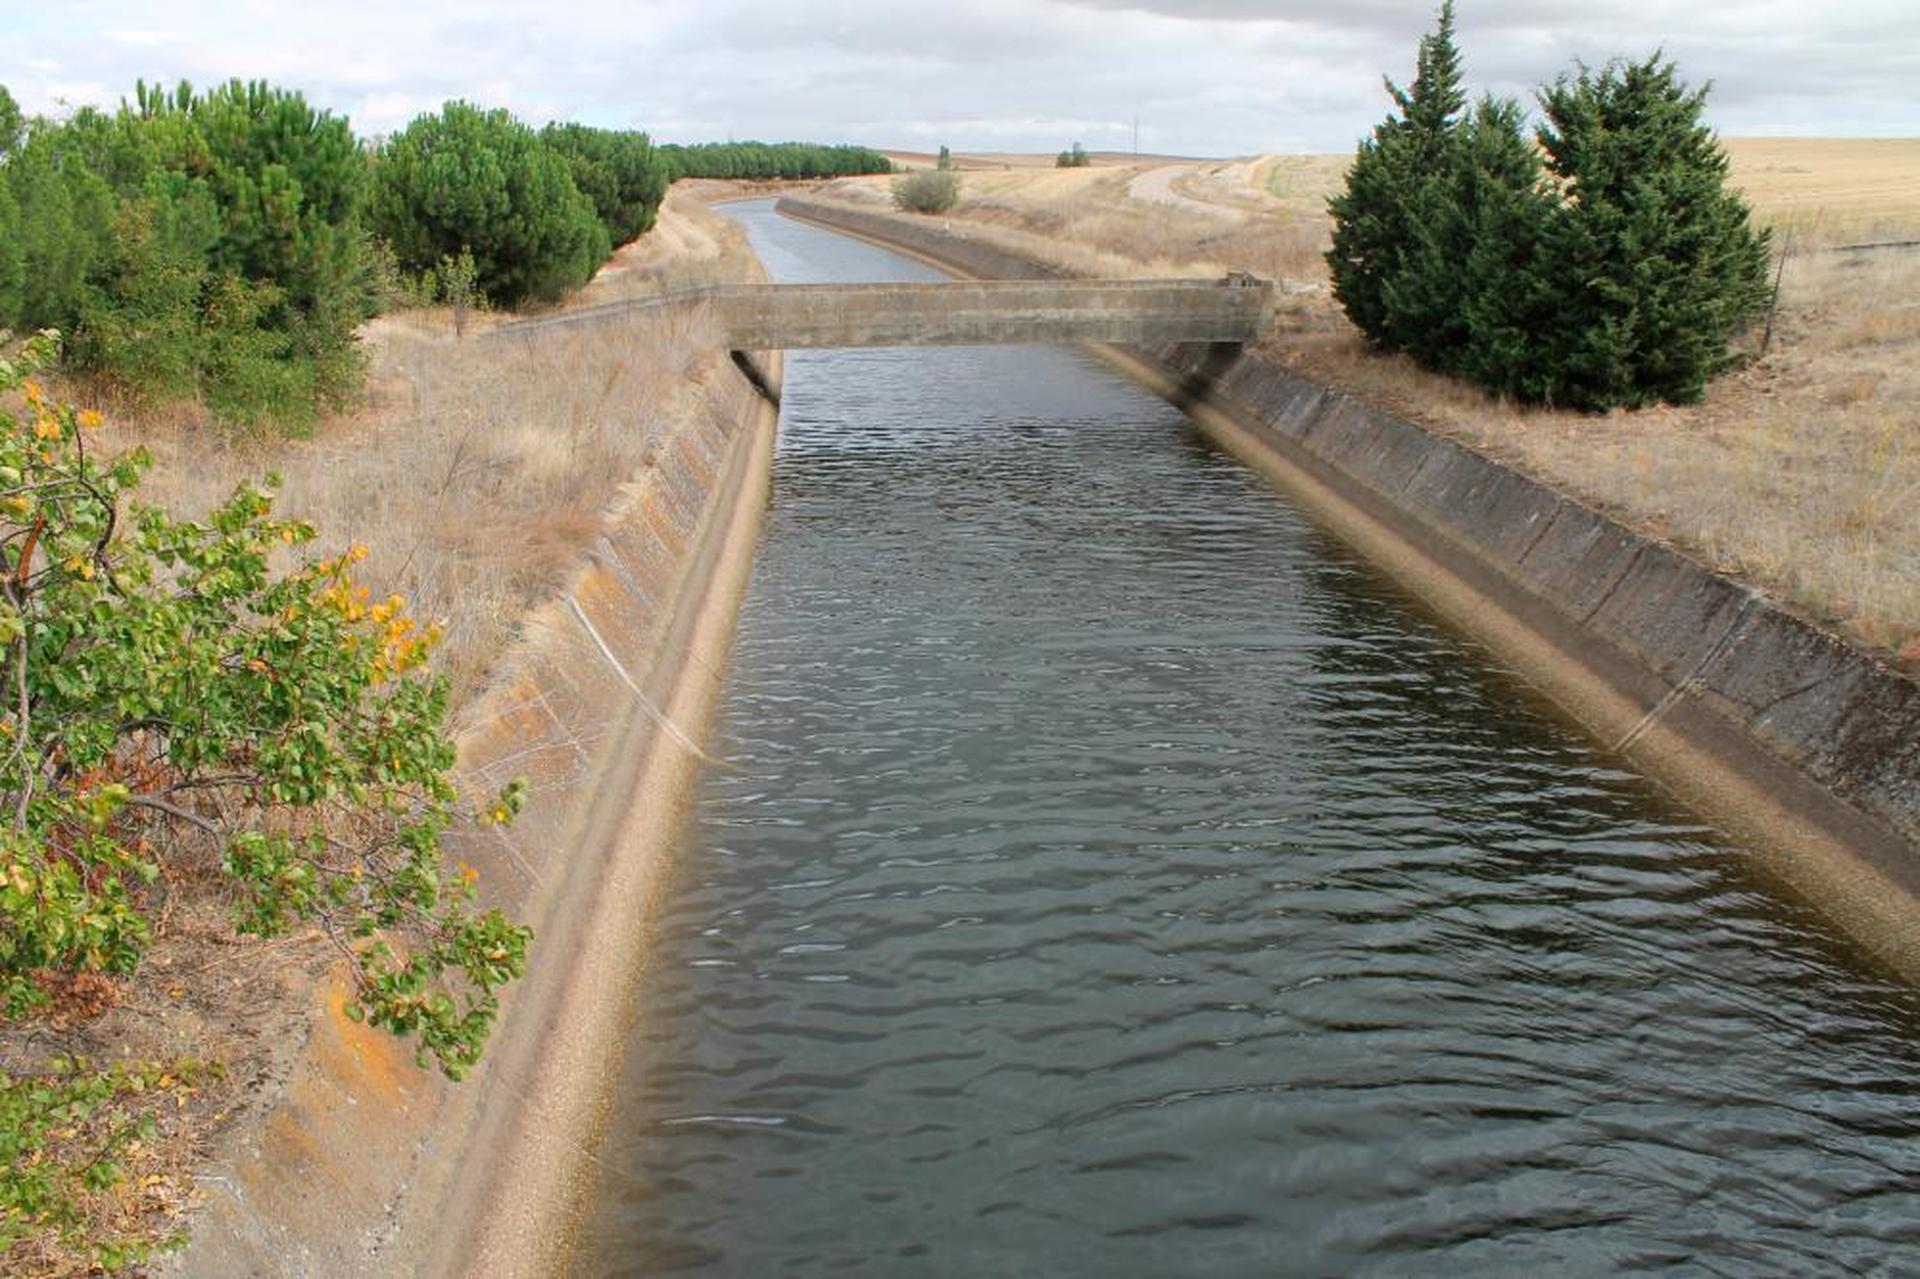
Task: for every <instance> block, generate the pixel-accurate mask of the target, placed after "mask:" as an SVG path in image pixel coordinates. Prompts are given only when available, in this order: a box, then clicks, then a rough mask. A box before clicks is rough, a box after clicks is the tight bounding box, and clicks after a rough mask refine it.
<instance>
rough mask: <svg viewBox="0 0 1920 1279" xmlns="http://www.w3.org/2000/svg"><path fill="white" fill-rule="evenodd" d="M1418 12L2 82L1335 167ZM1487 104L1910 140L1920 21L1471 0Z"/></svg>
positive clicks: (806, 11) (387, 49)
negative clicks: (1562, 98)
mask: <svg viewBox="0 0 1920 1279" xmlns="http://www.w3.org/2000/svg"><path fill="white" fill-rule="evenodd" d="M1433 8H1434V5H1433V3H1430V2H1429V0H1286V2H1285V3H1281V2H1280V0H976V2H975V3H969V4H964V5H946V4H923V5H918V6H912V7H908V6H903V5H901V4H899V3H897V0H893V2H886V3H883V2H882V0H784V2H783V0H654V2H652V3H649V4H647V5H644V6H635V5H631V4H624V3H618V2H617V0H575V3H573V4H570V5H569V6H568V8H567V14H566V21H564V22H549V21H542V20H538V18H537V17H530V15H529V10H528V8H527V6H526V5H525V3H524V0H461V2H459V3H450V2H445V0H442V2H435V0H416V3H413V4H406V5H401V4H394V3H392V2H391V0H382V2H381V3H374V2H373V0H333V2H332V3H329V4H326V5H309V6H299V7H295V6H288V5H286V4H284V3H282V2H280V0H172V3H170V4H169V5H168V6H167V7H166V9H165V14H166V17H165V26H164V28H162V27H160V26H158V25H156V24H155V23H154V21H153V15H154V14H155V13H156V12H158V11H156V10H154V9H153V8H152V7H151V5H150V3H148V2H147V0H71V2H70V3H62V4H58V5H48V4H44V3H38V2H35V3H28V2H27V0H0V22H4V23H5V24H6V26H7V28H8V29H9V31H10V32H11V33H12V34H13V36H14V38H12V39H10V40H9V41H8V42H7V44H6V45H5V47H0V82H4V83H7V84H8V85H9V86H10V87H11V88H12V89H13V91H14V93H15V96H16V97H18V98H19V99H20V101H21V103H22V105H23V106H25V107H26V108H27V109H28V110H39V111H46V110H58V109H61V107H60V103H61V102H62V101H64V102H65V103H67V104H69V105H77V104H79V103H83V102H85V103H96V104H109V103H111V102H112V101H115V100H117V99H118V98H119V97H121V96H122V95H124V94H127V93H129V92H131V90H132V87H133V83H134V81H135V80H136V79H138V78H145V79H147V80H149V81H153V80H159V81H162V82H166V81H170V80H173V79H176V78H186V79H190V80H192V81H194V82H195V83H200V84H205V83H212V82H217V81H220V80H224V79H227V78H230V77H236V76H237V77H240V78H243V79H245V78H256V77H260V78H267V79H271V80H274V81H276V82H278V83H283V84H287V85H291V86H295V87H298V88H300V89H302V90H304V91H305V92H306V93H307V95H308V97H309V98H311V99H312V100H313V101H315V102H316V103H317V104H319V105H321V106H324V107H327V108H329V109H331V110H335V111H339V112H343V113H346V114H348V115H350V116H351V117H352V118H353V120H354V122H355V125H356V126H357V127H358V128H359V129H361V130H362V131H363V132H367V133H375V132H385V131H390V130H392V129H395V128H398V127H401V126H402V125H404V124H405V123H406V121H407V120H408V119H411V118H412V117H413V116H414V115H416V114H418V113H419V112H421V111H425V110H432V109H434V108H435V107H437V106H438V105H439V103H440V102H442V101H443V100H445V99H447V98H449V97H466V98H470V99H474V100H477V101H482V102H484V103H486V104H487V105H499V106H505V107H508V108H510V109H511V110H513V111H515V112H517V113H519V114H521V115H522V116H523V117H525V118H527V119H529V120H531V121H534V122H540V121H544V120H546V119H549V118H570V119H579V120H584V121H587V122H589V123H595V124H602V125H609V126H617V127H636V126H637V127H645V128H648V129H650V130H652V131H653V132H654V133H655V134H656V136H659V137H662V138H665V139H669V140H685V141H704V140H710V139H720V138H725V137H727V136H730V135H731V136H734V137H755V136H758V137H772V138H788V137H798V138H816V139H821V140H849V141H863V142H870V143H874V144H878V145H889V144H895V143H902V144H911V145H922V146H924V145H928V144H933V143H937V142H947V143H949V144H951V145H953V146H955V147H956V148H960V149H963V150H964V149H966V148H969V147H975V148H979V149H996V150H1000V149H1026V150H1041V151H1054V150H1058V149H1059V148H1061V147H1063V146H1065V145H1067V144H1068V143H1070V142H1072V141H1074V140H1075V139H1076V138H1078V139H1079V140H1081V141H1084V142H1085V143H1086V144H1087V145H1089V146H1095V147H1113V146H1122V145H1127V144H1130V142H1131V137H1132V121H1133V118H1134V116H1135V115H1136V114H1137V115H1138V116H1139V119H1140V134H1141V145H1142V147H1143V148H1145V149H1148V150H1155V151H1173V152H1184V153H1189V154H1236V153H1248V152H1254V151H1262V150H1304V149H1314V150H1344V149H1346V148H1348V147H1350V146H1351V145H1352V144H1353V141H1354V139H1355V138H1357V137H1358V136H1360V135H1361V134H1363V133H1364V132H1365V131H1366V130H1367V129H1368V128H1369V127H1371V125H1372V123H1373V122H1374V121H1375V120H1376V119H1377V118H1378V117H1379V116H1380V115H1381V114H1383V112H1384V111H1385V109H1386V102H1385V99H1384V96H1383V95H1382V93H1381V90H1380V76H1381V74H1382V73H1386V74H1390V75H1393V76H1394V77H1396V78H1398V79H1404V78H1406V77H1407V76H1408V75H1410V73H1411V70H1412V63H1413V56H1414V48H1415V44H1416V42H1417V40H1418V38H1419V36H1420V34H1421V33H1422V32H1423V31H1424V30H1426V29H1427V28H1428V27H1429V26H1430V25H1431V22H1432V12H1433ZM1459 22H1460V32H1461V42H1462V45H1463V48H1464V50H1465V53H1466V59H1467V72H1468V77H1469V79H1470V81H1471V82H1472V83H1473V85H1474V86H1475V87H1476V88H1482V87H1484V88H1489V89H1492V90H1495V91H1497V92H1502V93H1512V94H1519V95H1522V96H1526V95H1529V94H1530V92H1531V89H1532V87H1533V86H1535V85H1537V84H1539V83H1540V82H1541V81H1544V80H1547V79H1550V78H1551V77H1552V76H1553V75H1555V74H1556V73H1558V72H1559V71H1561V70H1563V69H1564V68H1566V67H1567V66H1568V65H1570V63H1571V61H1572V59H1574V58H1576V57H1584V58H1586V59H1588V60H1589V61H1604V60H1606V59H1607V58H1608V57H1610V56H1613V55H1616V54H1634V55H1637V54H1641V53H1644V52H1646V51H1648V50H1649V49H1651V48H1652V47H1654V46H1655V45H1660V46H1664V47H1665V49H1666V50H1667V52H1668V53H1669V54H1671V55H1673V56H1674V57H1676V58H1677V59H1678V60H1679V62H1680V64H1681V67H1682V71H1683V73H1684V74H1686V75H1687V76H1688V78H1689V79H1692V80H1695V81H1700V80H1706V79H1711V80H1713V81H1714V82H1715V89H1714V95H1713V97H1712V99H1711V102H1710V111H1711V113H1712V118H1713V122H1714V123H1715V124H1716V125H1717V126H1718V127H1719V128H1720V129H1721V130H1722V131H1723V132H1727V133H1786V132H1800V133H1820V132H1868V133H1880V134H1914V133H1920V107H1917V106H1916V102H1917V101H1920V99H1916V97H1915V95H1914V94H1913V93H1912V90H1911V87H1910V86H1912V85H1913V84H1915V83H1920V6H1915V5H1913V4H1912V3H1911V0H1837V2H1835V3H1829V4H1826V5H1822V6H1808V5H1805V4H1804V3H1803V2H1802V0H1739V2H1737V3H1736V2H1733V0H1696V2H1695V3H1692V4H1690V5H1684V6H1683V5H1675V4H1673V3H1672V2H1671V0H1616V2H1615V3H1612V4H1608V5H1604V6H1601V5H1594V4H1591V3H1590V2H1589V0H1484V2H1473V3H1468V4H1465V5H1463V6H1462V8H1461V10H1460V19H1459Z"/></svg>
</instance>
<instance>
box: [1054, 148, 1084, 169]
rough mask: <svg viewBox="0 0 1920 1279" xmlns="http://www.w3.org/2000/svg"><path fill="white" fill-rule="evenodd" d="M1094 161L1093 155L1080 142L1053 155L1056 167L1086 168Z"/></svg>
mask: <svg viewBox="0 0 1920 1279" xmlns="http://www.w3.org/2000/svg"><path fill="white" fill-rule="evenodd" d="M1092 163H1093V157H1092V156H1090V155H1088V154H1087V150H1086V148H1085V147H1083V146H1081V145H1080V144H1079V143H1078V142H1076V143H1074V144H1073V145H1072V146H1070V147H1068V148H1067V149H1066V150H1065V151H1062V152H1061V153H1060V154H1059V155H1057V156H1055V157H1053V167H1054V168H1056V169H1084V168H1086V167H1087V166H1088V165H1090V164H1092Z"/></svg>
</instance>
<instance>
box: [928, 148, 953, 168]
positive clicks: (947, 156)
mask: <svg viewBox="0 0 1920 1279" xmlns="http://www.w3.org/2000/svg"><path fill="white" fill-rule="evenodd" d="M933 167H934V168H936V169H951V168H952V167H953V152H951V151H949V150H948V149H947V144H946V143H944V142H942V143H941V144H940V154H939V155H938V156H937V157H935V159H934V162H933Z"/></svg>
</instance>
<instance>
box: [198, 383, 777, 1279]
mask: <svg viewBox="0 0 1920 1279" xmlns="http://www.w3.org/2000/svg"><path fill="white" fill-rule="evenodd" d="M760 367H761V368H762V369H767V370H770V371H771V376H772V379H773V381H774V384H775V385H776V386H777V385H778V377H779V362H778V357H777V355H775V356H773V357H771V358H765V357H763V358H762V360H761V361H760ZM695 376H696V378H697V379H699V380H700V381H701V382H702V383H703V384H704V394H703V395H702V396H701V397H699V399H700V401H701V402H700V404H699V405H698V407H696V408H695V409H693V410H691V411H689V412H688V413H687V414H686V415H684V416H682V417H680V418H679V419H678V420H675V421H673V422H671V423H669V424H667V425H666V426H665V427H664V428H663V429H662V430H661V432H660V434H659V437H658V442H657V445H656V448H655V450H654V455H653V459H652V462H651V464H650V465H649V466H648V467H647V468H646V470H645V471H644V472H643V473H642V474H640V475H638V476H636V477H635V478H634V480H633V482H632V483H631V484H630V485H629V486H628V488H627V489H626V491H625V493H624V494H623V497H622V500H621V502H620V504H619V506H618V508H617V509H616V510H614V511H613V512H612V513H611V514H610V516H609V518H608V520H607V522H606V525H605V529H604V533H603V536H602V537H601V539H600V541H599V543H598V544H597V546H596V547H595V548H594V550H593V552H592V554H591V556H590V557H589V559H588V560H587V562H585V563H584V564H583V565H582V566H581V567H580V568H579V570H578V572H577V573H576V575H575V577H574V579H573V580H572V582H571V584H570V587H569V589H568V591H567V592H566V594H565V595H564V596H563V597H562V598H560V599H559V600H556V601H553V602H552V603H550V604H549V605H547V606H545V607H544V608H543V609H541V610H540V611H539V612H538V613H537V614H536V615H535V616H534V617H532V618H531V619H530V622H529V625H528V628H527V633H526V635H525V637H524V639H523V640H522V641H521V642H520V644H519V645H518V646H517V647H516V649H515V651H514V653H513V655H512V656H511V658H510V660H509V663H508V666H507V669H506V670H505V672H504V674H503V676H502V678H500V679H499V680H498V681H497V682H496V683H495V684H494V685H493V687H492V688H491V689H490V691H489V692H488V693H487V694H486V695H485V696H484V697H483V698H482V699H481V700H480V702H479V703H478V704H477V705H476V706H474V707H473V708H471V709H470V710H469V712H468V713H467V714H466V715H465V716H464V717H463V718H464V721H465V723H466V727H465V728H464V729H463V731H462V732H461V733H460V734H459V739H458V740H459V746H460V771H461V774H462V778H461V785H462V790H463V791H465V792H467V793H477V794H485V793H490V792H491V791H492V790H494V789H496V788H497V787H498V786H500V785H501V784H503V783H504V782H506V781H507V780H509V779H511V778H513V777H525V778H527V779H528V780H529V790H528V794H527V802H526V806H525V808H524V810H523V812H522V814H521V816H520V818H519V820H518V821H517V822H516V823H515V824H514V826H513V827H512V828H511V829H508V830H502V829H499V828H487V829H484V830H482V829H473V830H465V831H460V832H457V833H455V834H454V835H452V836H451V837H450V840H449V845H450V846H449V850H448V857H449V859H450V860H453V859H458V860H464V861H465V862H467V863H468V864H469V865H471V866H473V867H475V868H476V869H477V870H478V871H479V872H480V884H481V887H482V889H483V892H484V893H485V895H486V897H487V898H488V901H489V904H494V905H499V906H501V907H502V908H504V909H505V910H507V911H508V912H509V913H510V914H512V915H513V916H515V917H516V918H518V919H521V920H523V921H526V922H529V923H531V924H532V925H533V926H534V928H535V929H536V935H535V939H534V943H533V949H532V952H531V958H530V962H529V968H528V974H527V977H526V979H525V980H524V981H522V982H520V983H518V984H517V985H516V986H515V987H514V988H511V989H509V990H508V991H507V993H506V996H505V999H504V1001H503V1004H504V1007H503V1013H502V1017H501V1020H500V1023H499V1025H498V1027H497V1029H496V1030H495V1033H494V1036H493V1039H492V1040H491V1041H490V1043H489V1044H488V1047H487V1052H486V1055H485V1057H484V1058H483V1060H482V1064H481V1066H480V1068H478V1069H477V1070H476V1071H475V1072H474V1073H473V1074H472V1075H470V1076H469V1077H468V1079H467V1080H466V1081H465V1082H464V1083H460V1084H450V1083H448V1082H447V1081H445V1080H444V1079H442V1078H440V1076H439V1075H437V1074H434V1073H430V1072H428V1071H425V1070H422V1069H420V1068H418V1067H417V1066H416V1065H415V1064H414V1062H413V1059H412V1053H411V1051H410V1050H409V1049H408V1048H407V1046H406V1045H404V1044H403V1043H401V1042H400V1041H398V1040H396V1039H394V1038H393V1037H392V1036H390V1035H388V1034H386V1033H385V1032H381V1031H374V1030H370V1029H368V1028H366V1027H364V1026H360V1025H357V1024H355V1023H354V1022H352V1021H350V1020H349V1019H348V1018H347V1017H346V1016H345V1014H344V1008H345V1005H346V1003H347V1000H348V996H349V987H348V985H347V984H346V981H345V979H344V974H340V973H336V974H335V976H334V978H333V979H332V980H331V981H330V982H328V983H327V984H326V985H325V986H323V987H322V989H321V990H320V991H318V992H317V1000H318V1006H317V1007H316V1009H315V1012H314V1017H313V1022H312V1025H313V1030H312V1036H311V1039H310V1040H309V1042H308V1043H307V1044H306V1045H305V1046H304V1048H303V1049H300V1050H297V1051H294V1052H293V1053H292V1057H293V1065H292V1067H291V1070H290V1072H289V1075H288V1077H287V1079H286V1080H285V1082H284V1086H283V1088H282V1089H281V1091H280V1092H279V1094H278V1096H277V1098H276V1099H274V1100H273V1101H272V1103H271V1104H270V1105H269V1106H268V1107H267V1108H266V1109H265V1112H264V1114H262V1115H261V1116H258V1117H257V1119H256V1120H249V1121H245V1122H242V1123H240V1124H238V1125H237V1126H236V1129H235V1131H234V1132H233V1134H232V1136H231V1140H230V1141H229V1143H228V1147H227V1148H226V1149H224V1150H222V1151H220V1152H219V1154H218V1156H217V1158H216V1159H215V1160H214V1161H213V1163H212V1164H211V1166H209V1167H208V1168H207V1169H205V1170H204V1172H203V1175H202V1178H201V1180H202V1183H203V1185H204V1186H205V1188H206V1190H207V1193H208V1203H207V1205H206V1207H205V1209H204V1211H202V1212H201V1213H200V1215H199V1216H198V1217H197V1218H196V1220H195V1224H194V1230H193V1236H192V1239H191V1241H190V1243H189V1245H188V1247H187V1248H186V1250H185V1251H184V1252H183V1253H181V1254H178V1255H176V1256H175V1257H173V1258H171V1259H169V1261H168V1262H167V1263H166V1266H167V1268H168V1269H169V1270H170V1271H171V1272H172V1273H177V1274H181V1275H188V1276H213V1275H218V1276H242V1275H275V1276H295V1275H298V1276H316V1277H318V1276H327V1277H329V1279H333V1277H338V1276H344V1275H449V1276H453V1275H458V1276H482V1275H529V1276H531V1275H546V1274H551V1273H553V1264H554V1258H555V1257H556V1256H558V1255H560V1253H561V1251H562V1250H563V1248H564V1246H565V1243H566V1239H567V1235H568V1233H569V1231H570V1229H571V1224H572V1219H573V1216H574V1214H575V1212H576V1211H577V1208H578V1200H579V1196H580V1193H581V1191H582V1189H583V1187H584V1185H585V1183H586V1181H587V1178H586V1177H585V1176H584V1175H583V1173H584V1170H585V1166H586V1163H587V1155H586V1151H587V1149H588V1148H589V1146H590V1144H591V1140H592V1137H593V1134H594V1132H595V1130H596V1127H597V1124H598V1120H599V1116H600V1114H601V1111H602V1109H603V1108H604V1106H605V1104H606V1098H605V1096H604V1091H603V1090H604V1088H605V1087H606V1085H607V1084H608V1081H609V1080H610V1079H611V1078H612V1077H613V1076H614V1075H615V1073H616V1071H615V1067H616V1066H617V1062H618V1050H619V1047H620V1037H621V1035H622V1033H623V1031H624V1029H625V1024H626V1014H627V1009H628V993H629V990H630V987H631V983H632V980H633V978H634V976H635V974H636V972H637V969H638V964H639V959H640V952H641V948H642V945H643V940H644V933H643V921H644V919H645V916H646V911H647V904H648V901H649V898H650V897H651V896H652V894H653V893H654V891H655V886H656V884H657V881H658V876H659V872H660V870H661V868H662V866H663V863H664V862H665V860H666V857H667V854H668V850H669V848H670V846H671V842H672V839H673V836H674V833H675V828H676V825H677V822H678V820H679V817H680V815H681V813H682V812H683V810H684V807H685V805H684V802H683V801H684V797H685V792H686V790H687V788H688V787H689V786H690V785H691V784H692V782H693V780H694V777H695V774H696V770H697V766H698V762H699V755H698V753H697V751H698V747H697V746H696V745H695V742H697V741H698V739H699V738H700V737H701V735H702V733H703V729H704V726H705V724H706V721H707V718H708V716H709V713H710V711H711V708H712V706H713V704H714V701H715V699H716V696H717V692H718V686H719V682H720V672H721V669H722V667H723V666H724V663H725V660H726V652H727V648H728V644H729V641H730V638H731V635H732V630H733V623H734V618H735V615H736V612H737V610H738V606H739V601H740V599H741V596H742V594H743V592H744V590H745V585H746V581H747V577H748V573H749V571H750V568H751V564H752V555H753V548H754V544H755V540H756V538H757V535H758V530H759V525H760V516H761V512H762V510H763V509H764V507H765V504H766V501H767V497H768V483H769V478H770V474H771V462H772V450H773V440H774V428H775V424H776V413H775V410H774V409H773V408H772V407H771V405H769V404H768V403H767V401H766V400H765V399H764V398H763V397H762V396H761V395H760V394H759V393H757V392H756V391H755V390H754V389H753V388H752V387H751V386H750V385H749V383H748V382H747V380H746V379H745V378H744V377H742V376H741V374H740V372H739V371H738V370H737V369H736V368H734V367H733V366H732V364H731V363H730V362H728V360H727V359H726V357H725V355H724V353H721V352H715V353H714V354H713V356H712V357H710V358H709V359H708V360H707V361H705V362H704V363H703V364H702V365H701V366H700V368H699V369H698V370H697V372H696V374H695Z"/></svg>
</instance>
